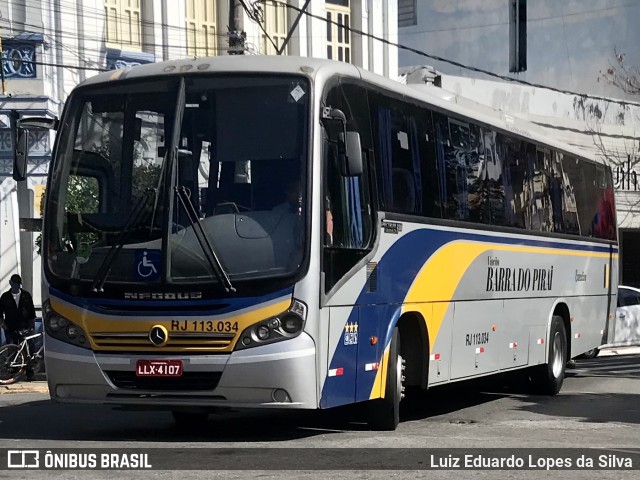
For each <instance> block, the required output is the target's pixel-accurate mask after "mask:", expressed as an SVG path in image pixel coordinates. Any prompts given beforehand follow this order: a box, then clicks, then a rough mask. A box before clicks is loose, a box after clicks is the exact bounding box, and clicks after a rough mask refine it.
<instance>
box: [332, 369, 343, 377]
mask: <svg viewBox="0 0 640 480" xmlns="http://www.w3.org/2000/svg"><path fill="white" fill-rule="evenodd" d="M343 374H344V368H342V367H340V368H332V369H331V370H329V376H330V377H341V376H342V375H343Z"/></svg>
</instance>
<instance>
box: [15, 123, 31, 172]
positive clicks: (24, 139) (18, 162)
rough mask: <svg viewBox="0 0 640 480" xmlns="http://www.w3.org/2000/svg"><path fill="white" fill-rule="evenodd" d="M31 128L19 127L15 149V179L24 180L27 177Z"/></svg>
mask: <svg viewBox="0 0 640 480" xmlns="http://www.w3.org/2000/svg"><path fill="white" fill-rule="evenodd" d="M28 138H29V130H25V129H24V128H19V129H18V132H17V138H16V145H15V148H14V149H13V179H14V180H15V181H16V182H22V181H24V180H26V179H27V157H28V151H29V142H28Z"/></svg>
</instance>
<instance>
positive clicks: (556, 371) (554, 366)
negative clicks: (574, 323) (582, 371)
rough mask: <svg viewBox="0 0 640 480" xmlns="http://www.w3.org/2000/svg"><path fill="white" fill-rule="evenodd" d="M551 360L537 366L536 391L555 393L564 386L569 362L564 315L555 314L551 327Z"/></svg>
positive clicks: (545, 393) (534, 374)
mask: <svg viewBox="0 0 640 480" xmlns="http://www.w3.org/2000/svg"><path fill="white" fill-rule="evenodd" d="M548 345H549V353H548V358H549V361H548V363H547V364H546V365H540V366H538V367H535V370H534V372H533V375H532V381H533V387H534V390H535V392H536V393H539V394H542V395H555V394H557V393H558V392H559V391H560V388H562V383H563V382H564V374H565V368H566V364H567V360H568V358H567V331H566V329H565V327H564V322H563V320H562V317H559V316H557V315H554V316H553V318H552V319H551V328H550V329H549V341H548Z"/></svg>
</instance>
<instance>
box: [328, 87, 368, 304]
mask: <svg viewBox="0 0 640 480" xmlns="http://www.w3.org/2000/svg"><path fill="white" fill-rule="evenodd" d="M324 104H325V105H326V106H330V107H331V108H336V109H339V110H341V111H342V112H343V113H344V114H345V116H346V119H347V130H348V131H356V132H358V133H359V135H360V143H361V148H362V150H363V163H364V165H363V168H364V171H363V173H362V174H361V175H359V176H353V177H345V176H342V175H341V173H340V168H339V166H338V163H337V162H338V157H337V148H336V145H335V144H334V143H332V142H330V141H329V139H328V138H327V137H325V139H324V142H323V150H324V154H323V163H324V173H323V193H322V198H323V210H324V214H323V219H322V220H323V224H324V228H323V232H324V233H323V237H324V238H323V241H324V245H325V254H324V261H323V270H324V272H325V279H326V280H325V289H326V291H328V290H330V289H331V288H332V287H333V286H334V285H335V284H336V283H337V282H338V280H340V278H342V277H343V276H344V274H345V273H347V272H348V271H349V270H350V269H351V267H353V266H354V265H355V264H356V263H357V262H358V261H359V260H360V259H361V258H362V257H363V256H364V255H366V253H367V252H368V249H369V247H370V245H371V244H372V242H373V208H372V205H371V195H370V192H369V175H370V170H369V166H368V164H367V163H368V161H369V158H370V156H369V155H368V154H367V153H368V152H370V151H372V150H373V147H372V139H371V128H370V125H369V105H368V98H367V92H366V91H365V90H364V89H363V88H361V87H359V86H358V85H355V84H351V83H343V84H336V85H334V86H333V87H329V89H328V91H327V93H326V96H325V100H324Z"/></svg>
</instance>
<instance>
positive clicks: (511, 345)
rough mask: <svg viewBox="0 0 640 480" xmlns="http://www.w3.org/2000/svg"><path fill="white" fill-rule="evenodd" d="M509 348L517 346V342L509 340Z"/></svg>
mask: <svg viewBox="0 0 640 480" xmlns="http://www.w3.org/2000/svg"><path fill="white" fill-rule="evenodd" d="M509 348H518V342H511V343H510V344H509Z"/></svg>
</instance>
